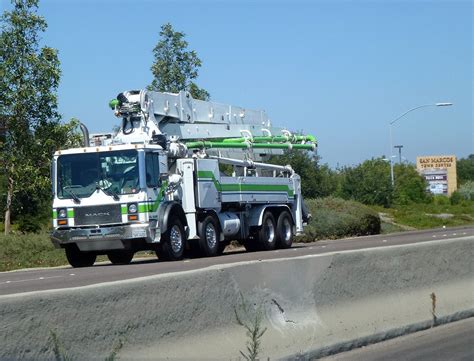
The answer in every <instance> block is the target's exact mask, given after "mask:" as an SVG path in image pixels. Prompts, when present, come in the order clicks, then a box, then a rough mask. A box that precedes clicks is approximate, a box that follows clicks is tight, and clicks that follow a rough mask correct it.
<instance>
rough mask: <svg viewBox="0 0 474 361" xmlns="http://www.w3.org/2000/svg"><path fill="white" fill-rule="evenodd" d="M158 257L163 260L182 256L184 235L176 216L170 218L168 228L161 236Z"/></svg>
mask: <svg viewBox="0 0 474 361" xmlns="http://www.w3.org/2000/svg"><path fill="white" fill-rule="evenodd" d="M161 242H162V243H161V245H160V248H159V251H158V258H160V259H163V260H165V261H178V260H180V259H182V258H183V254H184V246H185V242H186V236H185V233H184V228H183V224H182V223H181V221H180V220H179V219H177V218H174V217H173V218H171V219H170V221H169V225H168V229H167V230H166V232H165V233H163V234H162V237H161Z"/></svg>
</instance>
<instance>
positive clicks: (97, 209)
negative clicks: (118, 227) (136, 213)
mask: <svg viewBox="0 0 474 361" xmlns="http://www.w3.org/2000/svg"><path fill="white" fill-rule="evenodd" d="M111 223H122V212H121V208H120V204H109V205H105V206H91V207H76V208H74V224H75V225H76V226H88V225H94V224H111Z"/></svg>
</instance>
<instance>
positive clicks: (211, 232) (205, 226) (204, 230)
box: [199, 216, 224, 257]
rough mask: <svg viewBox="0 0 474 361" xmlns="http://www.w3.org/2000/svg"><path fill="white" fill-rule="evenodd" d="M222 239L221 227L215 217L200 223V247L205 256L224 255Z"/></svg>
mask: <svg viewBox="0 0 474 361" xmlns="http://www.w3.org/2000/svg"><path fill="white" fill-rule="evenodd" d="M220 238H221V231H220V227H219V225H218V223H217V220H216V219H215V218H214V217H213V216H207V217H206V218H204V220H203V221H202V222H199V246H200V248H201V252H202V254H203V255H204V256H206V257H214V256H217V255H219V254H220V253H222V251H223V250H224V247H223V246H222V245H221V244H220V243H221V242H220Z"/></svg>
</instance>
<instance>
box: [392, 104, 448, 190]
mask: <svg viewBox="0 0 474 361" xmlns="http://www.w3.org/2000/svg"><path fill="white" fill-rule="evenodd" d="M451 105H453V103H434V104H424V105H419V106H417V107H414V108H412V109H409V110H407V111H406V112H405V113H403V114H402V115H400V116H398V117H397V118H395V119H394V120H392V121H391V122H389V123H388V125H389V130H390V179H391V181H392V187H394V186H395V178H394V175H393V141H392V127H393V124H394V123H395V122H396V121H398V120H399V119H400V118H403V117H404V116H405V115H407V114H408V113H410V112H412V111H414V110H417V109H420V108H426V107H449V106H451Z"/></svg>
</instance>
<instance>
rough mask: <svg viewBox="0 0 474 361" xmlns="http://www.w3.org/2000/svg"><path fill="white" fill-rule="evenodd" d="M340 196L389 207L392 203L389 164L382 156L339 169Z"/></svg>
mask: <svg viewBox="0 0 474 361" xmlns="http://www.w3.org/2000/svg"><path fill="white" fill-rule="evenodd" d="M341 173H342V177H343V180H342V185H341V194H340V195H341V196H342V197H343V198H345V199H352V200H356V201H359V202H362V203H364V204H377V205H381V206H384V207H389V206H390V205H391V203H392V185H391V182H390V164H389V163H387V162H386V161H384V160H383V159H382V158H373V159H370V160H366V161H364V162H363V163H361V164H359V165H358V166H356V167H346V168H343V169H342V170H341Z"/></svg>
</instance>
